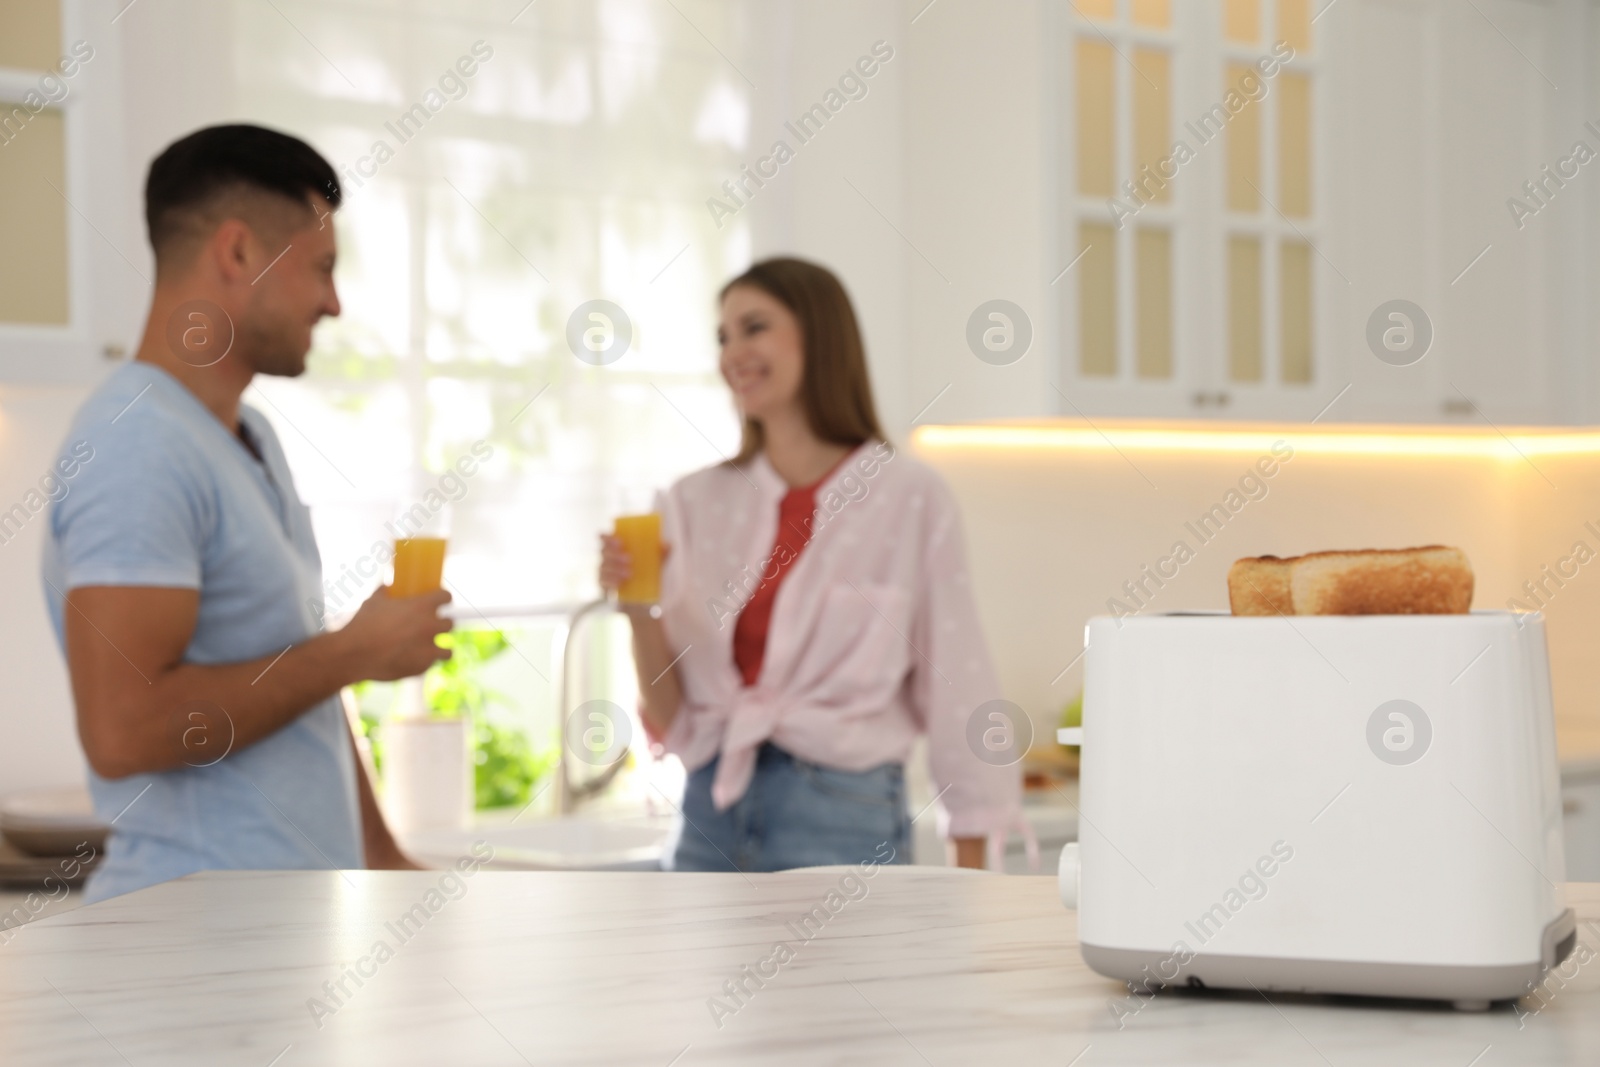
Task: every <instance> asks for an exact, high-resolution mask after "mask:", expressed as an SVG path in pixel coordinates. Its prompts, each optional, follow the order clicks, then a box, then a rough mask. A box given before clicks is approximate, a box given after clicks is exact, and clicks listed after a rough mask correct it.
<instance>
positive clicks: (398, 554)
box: [389, 537, 446, 596]
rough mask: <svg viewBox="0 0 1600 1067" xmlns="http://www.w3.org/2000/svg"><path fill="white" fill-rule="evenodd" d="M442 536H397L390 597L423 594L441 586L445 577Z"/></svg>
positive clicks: (443, 541) (443, 540)
mask: <svg viewBox="0 0 1600 1067" xmlns="http://www.w3.org/2000/svg"><path fill="white" fill-rule="evenodd" d="M445 543H446V542H445V539H444V538H443V537H397V538H395V542H394V582H393V583H391V584H390V586H389V595H390V596H420V595H421V594H423V593H431V592H433V591H434V590H436V589H438V588H439V586H440V584H441V582H442V581H443V578H444V548H445Z"/></svg>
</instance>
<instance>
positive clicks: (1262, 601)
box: [1228, 556, 1294, 615]
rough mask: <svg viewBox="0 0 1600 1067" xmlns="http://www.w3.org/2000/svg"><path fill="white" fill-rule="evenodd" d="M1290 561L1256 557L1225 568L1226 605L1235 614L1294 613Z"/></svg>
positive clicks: (1271, 557) (1236, 562)
mask: <svg viewBox="0 0 1600 1067" xmlns="http://www.w3.org/2000/svg"><path fill="white" fill-rule="evenodd" d="M1290 563H1291V561H1290V560H1286V559H1279V558H1278V557H1277V556H1256V557H1253V558H1251V559H1241V560H1236V561H1235V562H1234V564H1233V566H1232V567H1229V568H1228V605H1229V606H1230V607H1231V608H1232V609H1233V613H1234V614H1235V615H1293V614H1294V598H1293V595H1292V593H1291V590H1290V585H1289V572H1290Z"/></svg>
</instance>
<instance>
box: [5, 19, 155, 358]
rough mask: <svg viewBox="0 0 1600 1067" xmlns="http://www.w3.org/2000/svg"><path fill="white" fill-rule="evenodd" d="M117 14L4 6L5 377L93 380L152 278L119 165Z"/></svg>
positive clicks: (129, 334) (131, 334)
mask: <svg viewBox="0 0 1600 1067" xmlns="http://www.w3.org/2000/svg"><path fill="white" fill-rule="evenodd" d="M118 15H119V12H118V11H117V10H116V8H114V7H113V8H106V7H102V6H99V5H91V4H90V3H89V2H88V0H42V2H35V3H33V4H12V5H5V6H4V8H0V247H3V248H4V249H5V250H6V252H7V253H8V255H7V262H6V264H5V266H4V267H3V268H0V286H3V289H4V296H3V297H0V380H3V381H8V382H26V383H49V384H86V383H88V382H90V381H93V380H94V379H95V378H96V377H98V376H99V375H100V374H102V373H104V370H105V367H106V361H107V359H108V358H109V359H116V358H120V357H121V356H123V355H124V354H126V352H127V351H128V350H129V349H130V348H131V347H132V343H133V341H134V339H135V336H136V334H135V330H136V328H137V324H138V318H139V315H140V314H141V313H142V310H143V308H142V305H143V303H144V302H145V301H146V300H147V299H148V289H149V285H150V282H151V278H152V276H153V272H152V269H151V267H150V266H149V253H148V252H147V251H146V249H145V247H144V238H143V234H142V233H141V232H140V231H139V229H138V228H137V226H136V224H135V220H136V219H137V217H138V216H137V213H136V212H135V211H134V210H133V204H134V203H135V202H136V201H137V195H138V194H137V189H136V187H135V186H134V185H132V184H130V183H129V180H128V178H127V175H126V173H125V168H124V167H123V165H122V160H123V145H124V137H123V129H124V122H123V112H122V104H121V99H120V97H121V94H120V93H119V91H118V90H119V89H120V78H121V56H122V48H121V34H122V31H123V28H124V27H123V26H120V25H118V24H116V21H115V20H116V17H117V16H118Z"/></svg>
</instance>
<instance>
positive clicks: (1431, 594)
mask: <svg viewBox="0 0 1600 1067" xmlns="http://www.w3.org/2000/svg"><path fill="white" fill-rule="evenodd" d="M1289 571H1290V574H1289V587H1290V597H1291V600H1292V601H1293V603H1294V611H1295V614H1297V615H1464V614H1466V613H1467V611H1469V610H1470V609H1471V607H1472V587H1473V575H1472V564H1471V563H1469V562H1468V561H1467V557H1466V554H1465V553H1464V552H1462V551H1461V550H1460V549H1459V548H1449V547H1446V546H1444V545H1427V546H1425V547H1423V548H1407V549H1398V550H1392V551H1391V550H1383V549H1364V550H1361V551H1356V552H1315V553H1312V554H1310V555H1307V556H1299V557H1296V558H1295V559H1294V560H1292V561H1290V568H1289ZM1230 594H1231V589H1230Z"/></svg>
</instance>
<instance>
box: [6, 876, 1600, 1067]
mask: <svg viewBox="0 0 1600 1067" xmlns="http://www.w3.org/2000/svg"><path fill="white" fill-rule="evenodd" d="M847 872H848V869H846V868H821V869H813V870H807V871H794V872H788V873H785V874H776V875H751V876H748V877H746V876H743V875H738V874H661V873H606V874H594V873H562V872H500V871H490V870H480V871H477V872H476V873H474V874H473V875H472V876H471V877H470V878H465V879H460V878H451V877H449V876H447V875H446V874H445V873H442V872H439V871H426V872H365V871H350V872H337V871H328V872H255V873H251V872H232V873H210V874H202V875H196V876H192V877H189V878H185V879H182V880H181V881H177V882H171V883H168V884H166V885H161V886H156V887H154V888H151V889H147V890H144V891H143V892H140V893H135V894H131V895H129V896H126V897H122V898H119V899H115V900H110V901H106V902H103V903H101V904H96V905H91V906H89V907H86V908H81V909H78V910H77V911H73V912H70V913H67V914H62V915H55V916H51V917H48V918H41V919H40V920H39V921H37V922H34V923H30V924H28V925H27V926H26V927H23V928H22V929H20V930H18V931H15V936H14V937H12V938H11V939H10V941H9V942H7V943H5V944H3V945H0V1063H5V1064H19V1065H21V1064H26V1065H28V1067H49V1065H60V1067H66V1065H73V1067H76V1065H80V1064H81V1065H89V1064H95V1065H99V1064H122V1063H126V1064H131V1065H136V1067H142V1065H145V1064H151V1065H156V1064H159V1065H164V1067H165V1065H173V1064H206V1065H208V1067H211V1065H231V1064H238V1065H247V1067H299V1065H305V1064H362V1063H381V1064H385V1065H390V1064H428V1065H430V1067H432V1065H438V1064H452V1065H453V1064H473V1065H476V1064H490V1065H492V1064H507V1065H517V1064H523V1063H527V1064H534V1063H537V1064H544V1063H573V1064H605V1065H612V1064H623V1063H628V1064H641V1065H645V1067H669V1065H670V1067H691V1065H695V1064H750V1063H796V1064H801V1063H803V1064H817V1063H827V1064H871V1065H874V1067H881V1065H884V1064H941V1065H942V1064H972V1063H983V1064H987V1063H1018V1064H1023V1063H1035V1062H1036V1063H1051V1064H1058V1065H1060V1064H1070V1065H1073V1067H1095V1065H1099V1064H1185V1065H1187V1064H1272V1065H1274V1067H1279V1065H1285V1064H1290V1065H1292V1064H1314V1065H1322V1064H1337V1065H1345V1064H1380V1063H1381V1064H1394V1063H1405V1064H1407V1065H1408V1067H1423V1065H1432V1064H1438V1065H1443V1067H1468V1065H1471V1067H1497V1065H1502V1064H1595V1063H1600V963H1595V962H1592V959H1593V958H1594V956H1595V954H1600V884H1584V885H1576V884H1575V885H1570V886H1568V887H1567V888H1568V896H1569V899H1570V901H1571V903H1572V904H1573V906H1574V907H1576V908H1577V909H1578V913H1579V916H1580V926H1579V931H1580V938H1581V941H1582V943H1583V945H1584V946H1585V949H1580V951H1579V956H1580V957H1581V958H1583V959H1584V960H1586V961H1590V962H1586V963H1585V964H1584V965H1582V966H1579V965H1577V963H1576V960H1577V958H1578V957H1575V958H1574V960H1573V961H1569V964H1568V966H1567V968H1565V972H1566V975H1567V977H1566V979H1565V980H1564V981H1558V980H1556V979H1551V980H1550V981H1548V982H1547V984H1546V986H1545V987H1543V988H1542V990H1541V993H1542V996H1541V997H1537V998H1536V997H1533V996H1530V997H1527V998H1524V999H1523V1000H1522V1001H1521V1002H1519V1004H1518V1005H1517V1006H1516V1007H1514V1008H1513V1007H1507V1006H1502V1007H1498V1008H1496V1009H1495V1010H1493V1011H1490V1012H1488V1013H1484V1014H1480V1015H1463V1014H1458V1013H1456V1012H1454V1011H1452V1010H1449V1009H1447V1008H1443V1007H1438V1006H1434V1005H1427V1004H1418V1003H1404V1004H1395V1003H1390V1002H1382V1001H1372V1000H1356V999H1348V998H1342V999H1334V998H1306V997H1289V996H1283V997H1278V996H1274V997H1273V998H1272V999H1271V1001H1268V1000H1266V999H1265V998H1263V997H1261V996H1258V995H1256V994H1253V993H1252V994H1233V993H1191V992H1187V991H1181V992H1180V991H1173V992H1164V993H1161V994H1159V995H1157V996H1155V997H1154V998H1152V999H1150V1000H1148V1002H1143V1001H1133V1000H1131V999H1130V997H1129V994H1128V991H1127V989H1126V987H1125V986H1122V985H1120V984H1118V983H1115V982H1112V981H1109V980H1107V979H1104V978H1101V977H1099V976H1098V975H1095V974H1094V973H1092V972H1091V971H1089V970H1088V969H1087V968H1086V967H1085V966H1084V964H1083V962H1082V960H1081V959H1080V958H1079V956H1078V952H1077V945H1076V927H1075V917H1074V915H1073V913H1072V912H1070V911H1067V910H1065V909H1063V908H1062V906H1061V904H1060V903H1059V901H1058V899H1057V897H1056V886H1055V880H1054V879H1053V878H1049V877H1007V876H1000V875H992V874H982V873H976V872H968V871H958V870H947V869H936V868H916V867H901V868H879V869H877V870H876V872H875V873H874V876H873V877H872V878H871V879H863V880H861V881H859V882H852V881H848V880H846V874H847ZM830 894H836V895H835V896H833V897H831V898H830ZM813 909H820V911H817V912H813ZM807 913H813V915H814V916H817V915H820V916H821V918H816V917H814V918H813V919H812V920H811V926H809V927H801V926H800V925H799V922H800V919H801V917H802V916H803V915H805V914H807ZM407 916H409V918H406V917H407ZM1585 920H1587V922H1585ZM380 945H381V946H382V947H381V948H380V947H379V946H380ZM778 946H786V947H784V948H781V949H780V948H779V947H778ZM745 968H749V969H750V971H749V972H746V971H745ZM752 972H754V973H756V974H757V977H756V978H750V977H747V974H749V973H752ZM762 975H764V977H762ZM741 981H742V982H743V986H744V991H742V992H739V993H738V995H737V996H733V995H730V993H729V990H734V989H736V984H737V983H740V982H741ZM757 981H759V982H760V984H759V986H758V985H757ZM341 985H342V988H341Z"/></svg>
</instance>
